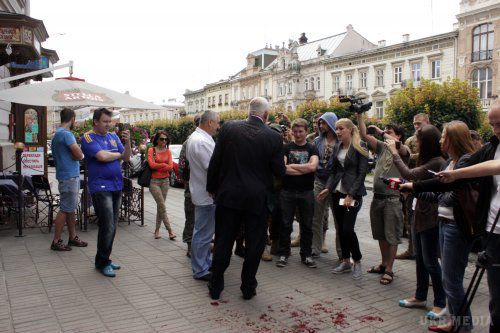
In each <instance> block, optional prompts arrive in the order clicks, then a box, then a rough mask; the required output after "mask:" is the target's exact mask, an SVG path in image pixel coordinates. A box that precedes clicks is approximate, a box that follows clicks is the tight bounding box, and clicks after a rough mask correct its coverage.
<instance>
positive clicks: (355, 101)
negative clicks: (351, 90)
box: [339, 95, 373, 113]
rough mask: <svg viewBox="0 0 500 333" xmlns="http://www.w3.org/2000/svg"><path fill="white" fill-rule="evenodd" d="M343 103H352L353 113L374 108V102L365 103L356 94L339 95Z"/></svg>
mask: <svg viewBox="0 0 500 333" xmlns="http://www.w3.org/2000/svg"><path fill="white" fill-rule="evenodd" d="M339 101H340V102H341V103H351V105H350V106H349V111H350V112H353V113H364V112H366V111H368V110H370V109H371V108H372V105H373V103H372V102H367V103H363V100H362V99H361V98H359V97H356V96H352V95H351V96H339Z"/></svg>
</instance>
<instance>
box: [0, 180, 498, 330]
mask: <svg viewBox="0 0 500 333" xmlns="http://www.w3.org/2000/svg"><path fill="white" fill-rule="evenodd" d="M54 185H55V184H54ZM370 202H371V195H369V196H367V197H366V199H365V202H364V205H363V208H362V210H361V212H360V215H359V217H358V222H357V232H358V237H359V239H360V245H361V249H362V253H363V255H364V257H363V260H362V262H363V265H364V271H366V269H367V268H368V267H369V266H372V265H375V264H377V263H378V260H379V255H378V246H377V244H376V243H375V242H374V241H373V240H372V238H371V232H370V226H369V219H368V208H369V203H370ZM167 208H168V214H169V217H170V220H171V222H172V223H173V227H174V230H175V231H176V233H177V235H178V240H177V241H170V240H168V237H166V236H167V232H166V230H165V229H163V230H162V234H163V236H164V237H165V238H163V239H159V240H155V239H154V237H153V229H154V220H155V204H154V201H153V199H152V197H151V195H150V194H149V192H148V191H147V190H146V226H145V227H144V228H141V227H140V226H138V225H135V224H131V225H130V226H129V225H127V224H126V223H121V224H120V226H119V229H118V232H117V238H116V241H115V247H114V249H113V260H114V261H116V262H118V263H120V264H121V265H122V269H121V270H119V271H117V277H116V278H114V279H111V278H105V277H104V276H102V275H101V274H99V273H98V272H97V271H96V270H94V269H93V259H94V255H95V249H96V235H97V232H96V226H95V225H91V226H90V228H89V231H88V232H87V233H80V236H81V238H82V239H84V240H86V241H88V242H89V247H88V248H74V249H73V251H71V252H66V253H58V252H53V251H50V250H49V246H50V242H51V238H52V235H49V234H46V233H43V232H41V231H40V230H38V229H31V230H27V231H26V237H24V238H15V237H14V235H15V230H7V231H2V232H1V233H0V261H1V264H2V267H1V269H0V332H405V333H410V332H425V331H426V330H427V325H428V324H429V322H428V321H426V320H425V318H424V315H425V313H426V311H425V310H422V309H421V310H417V309H414V310H409V309H404V308H400V307H399V306H398V304H397V301H398V300H399V299H400V298H403V297H408V296H411V295H412V294H413V293H414V291H415V267H414V261H398V262H396V265H395V273H396V276H395V280H394V282H393V283H392V284H391V285H389V286H382V285H380V283H379V282H378V280H379V276H377V275H373V274H366V273H365V274H364V275H363V278H362V279H361V280H359V281H354V280H352V279H351V276H350V274H344V275H340V276H338V275H332V274H331V273H330V271H331V269H332V268H333V266H334V262H335V258H334V254H333V252H334V250H333V239H334V231H333V229H330V230H329V231H328V234H327V240H328V243H329V247H330V253H328V254H326V255H323V257H321V258H319V259H318V268H316V269H310V268H307V267H305V266H304V265H302V264H301V263H300V260H299V258H300V257H299V255H298V249H297V248H294V249H293V255H292V257H290V264H289V265H288V266H287V267H285V268H281V269H280V268H277V267H276V266H275V261H274V262H262V263H261V266H260V268H259V273H258V276H257V278H258V280H259V287H258V289H257V296H256V297H254V298H253V299H252V300H250V301H244V300H243V299H242V297H241V292H240V290H239V283H240V279H239V274H240V270H241V263H242V259H241V258H239V257H235V256H233V258H232V261H231V266H230V267H229V269H228V271H227V273H226V289H225V290H224V292H223V294H222V298H221V300H220V301H218V302H213V301H211V300H210V299H209V297H208V292H207V287H206V283H204V282H200V281H196V280H193V278H192V276H191V267H190V261H189V259H188V258H187V257H186V256H185V252H186V247H185V244H183V243H182V241H181V240H180V239H181V236H180V235H181V234H182V228H183V224H184V217H183V216H184V213H183V190H180V189H171V190H170V191H169V194H168V198H167ZM64 237H65V238H66V237H67V234H65V236H64ZM332 250H333V251H332ZM473 269H474V267H473V266H470V267H469V268H468V270H467V278H470V276H471V275H472V272H473ZM466 283H467V284H468V280H467V281H466ZM428 304H429V305H432V290H430V291H429V302H428ZM472 311H473V314H475V315H477V316H478V317H477V318H476V319H477V320H480V319H482V320H483V322H482V326H480V325H481V323H478V324H477V325H476V329H475V330H474V332H486V331H487V327H486V321H487V318H488V315H487V314H488V290H487V286H486V278H484V280H483V282H482V283H481V286H480V288H479V291H478V294H477V295H476V298H475V300H474V303H473V307H472ZM481 316H482V317H481Z"/></svg>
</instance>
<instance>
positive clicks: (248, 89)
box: [247, 86, 252, 99]
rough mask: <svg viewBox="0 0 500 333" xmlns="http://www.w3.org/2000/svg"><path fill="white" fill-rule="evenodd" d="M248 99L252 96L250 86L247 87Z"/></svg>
mask: <svg viewBox="0 0 500 333" xmlns="http://www.w3.org/2000/svg"><path fill="white" fill-rule="evenodd" d="M247 93H248V99H250V98H252V86H248V87H247Z"/></svg>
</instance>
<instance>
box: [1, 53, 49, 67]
mask: <svg viewBox="0 0 500 333" xmlns="http://www.w3.org/2000/svg"><path fill="white" fill-rule="evenodd" d="M10 67H11V68H19V69H32V70H38V69H45V68H49V59H48V58H47V57H45V56H42V58H41V59H39V60H30V61H28V63H27V64H25V65H22V64H18V63H15V62H11V63H10Z"/></svg>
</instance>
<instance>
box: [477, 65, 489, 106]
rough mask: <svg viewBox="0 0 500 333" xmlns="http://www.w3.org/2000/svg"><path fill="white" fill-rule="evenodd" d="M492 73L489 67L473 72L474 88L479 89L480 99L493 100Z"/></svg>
mask: <svg viewBox="0 0 500 333" xmlns="http://www.w3.org/2000/svg"><path fill="white" fill-rule="evenodd" d="M491 78H492V73H491V69H490V68H489V67H486V68H480V69H475V70H474V71H473V72H472V86H473V87H474V88H478V89H479V98H481V99H487V98H491Z"/></svg>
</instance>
